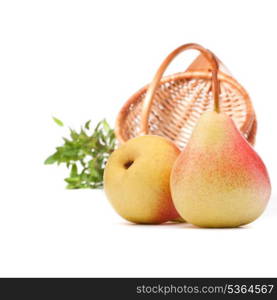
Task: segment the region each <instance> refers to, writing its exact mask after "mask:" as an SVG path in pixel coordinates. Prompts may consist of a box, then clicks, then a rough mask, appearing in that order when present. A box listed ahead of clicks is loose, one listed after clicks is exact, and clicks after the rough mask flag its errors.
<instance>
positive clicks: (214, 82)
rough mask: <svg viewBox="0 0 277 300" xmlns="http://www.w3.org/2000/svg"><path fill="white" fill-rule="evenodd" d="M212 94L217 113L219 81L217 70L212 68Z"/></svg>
mask: <svg viewBox="0 0 277 300" xmlns="http://www.w3.org/2000/svg"><path fill="white" fill-rule="evenodd" d="M212 94H213V97H214V111H215V112H217V113H219V112H220V111H219V81H218V78H217V70H212Z"/></svg>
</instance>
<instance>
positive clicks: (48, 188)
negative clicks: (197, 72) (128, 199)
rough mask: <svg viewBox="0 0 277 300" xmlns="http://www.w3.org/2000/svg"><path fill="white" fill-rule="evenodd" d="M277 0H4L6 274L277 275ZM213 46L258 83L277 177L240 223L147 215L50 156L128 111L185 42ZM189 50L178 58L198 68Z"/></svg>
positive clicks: (262, 147) (248, 81) (0, 33)
mask: <svg viewBox="0 0 277 300" xmlns="http://www.w3.org/2000/svg"><path fill="white" fill-rule="evenodd" d="M276 28H277V18H276V1H274V0H273V1H265V0H263V1H253V0H252V1H234V0H233V1H212V0H209V1H197V0H189V1H185V0H182V1H177V0H170V1H155V0H152V1H149V0H148V1H142V0H140V1H103V0H102V1H80V0H78V1H57V0H55V1H50V0H47V1H12V0H10V1H1V2H0V99H1V115H0V130H1V131H0V132H1V134H0V138H1V148H0V151H1V155H0V161H1V164H0V179H1V180H0V184H1V186H0V275H1V276H185V277H191V276H196V277H198V276H277V262H276V254H277V245H276V226H277V221H276V217H277V213H276V209H277V206H276V203H275V202H276V200H277V199H276V198H277V194H276V190H275V189H274V187H275V186H276V180H277V169H276V163H277V155H276V152H277V151H276V150H277V149H276V144H277V143H276V129H277V127H276V125H277V104H276V103H277V91H276V79H277V56H276V53H277V36H276ZM188 42H197V43H200V44H203V45H204V46H205V47H207V48H209V49H211V50H213V51H214V52H215V53H216V55H217V56H218V57H219V58H220V59H221V60H222V61H223V62H224V63H225V64H226V65H227V66H228V67H229V69H230V70H231V71H232V73H233V75H234V77H235V78H236V79H237V80H238V81H239V82H240V83H241V84H242V85H243V86H244V87H245V88H246V90H247V91H248V92H249V94H250V96H251V98H252V101H253V104H254V107H255V110H256V112H257V116H258V123H259V128H258V136H257V144H256V150H257V151H258V153H259V154H260V155H261V156H262V158H263V160H264V162H265V163H266V165H267V166H268V170H269V173H270V175H271V180H272V185H273V191H272V197H271V201H270V204H269V206H268V208H267V210H266V212H265V214H264V215H263V216H262V217H261V218H260V219H259V220H258V221H256V222H254V223H253V224H251V225H249V226H246V227H244V228H239V229H221V230H219V229H218V230H216V229H215V230H211V229H197V228H193V227H192V226H190V225H185V224H180V225H169V224H168V225H161V226H137V225H132V224H128V223H127V222H125V221H124V220H122V219H121V218H120V217H119V216H118V215H117V214H116V213H115V212H114V211H113V210H112V208H111V207H110V205H109V203H108V201H107V200H106V199H105V197H104V194H103V192H102V191H93V190H74V191H69V190H65V188H64V186H65V184H64V182H63V178H64V177H65V176H66V174H67V172H66V170H65V169H64V168H63V167H59V168H58V167H56V166H44V165H43V161H44V159H45V158H46V157H47V156H48V155H49V154H51V153H52V152H53V151H54V148H55V147H56V146H57V145H59V144H60V143H61V137H62V136H64V135H66V134H67V132H68V131H67V129H66V128H59V127H58V126H57V125H56V124H54V122H53V121H52V120H51V116H52V115H54V116H56V117H58V118H60V119H62V120H63V121H64V123H65V124H67V125H68V126H71V127H73V128H78V127H79V126H80V125H81V124H83V123H84V122H85V121H87V120H88V119H92V123H93V124H95V123H96V122H98V121H99V120H100V119H102V118H103V117H106V118H107V119H108V120H109V121H110V123H111V124H114V121H115V117H116V114H117V112H118V111H119V109H120V107H121V106H122V105H123V103H124V102H125V101H126V100H127V99H128V97H130V96H131V95H132V94H133V93H134V92H135V91H136V90H137V89H139V88H140V87H141V86H143V85H144V84H146V83H148V82H149V81H150V80H151V78H152V77H153V75H154V73H155V71H156V69H157V68H158V66H159V64H160V63H161V61H162V60H163V59H164V57H165V56H166V55H167V54H168V53H169V52H170V51H172V50H173V49H174V48H176V47H178V46H180V45H181V44H184V43H188ZM193 55H194V54H191V53H188V54H186V55H185V54H184V55H183V56H182V57H181V58H180V59H178V60H176V62H175V63H174V64H173V66H172V67H171V68H170V69H171V70H169V72H170V71H172V72H173V71H181V70H183V69H185V68H186V66H187V64H188V63H189V62H190V61H191V59H192V56H193Z"/></svg>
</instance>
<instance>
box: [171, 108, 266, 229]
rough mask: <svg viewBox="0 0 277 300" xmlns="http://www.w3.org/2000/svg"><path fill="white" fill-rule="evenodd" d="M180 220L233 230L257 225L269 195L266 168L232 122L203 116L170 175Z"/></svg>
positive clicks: (213, 114) (215, 115)
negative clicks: (242, 226) (252, 223)
mask: <svg viewBox="0 0 277 300" xmlns="http://www.w3.org/2000/svg"><path fill="white" fill-rule="evenodd" d="M171 192H172V198H173V202H174V205H175V207H176V209H177V211H178V212H179V214H180V215H181V216H182V217H183V218H184V219H185V220H186V221H187V222H189V223H191V224H194V225H196V226H200V227H237V226H241V225H245V224H248V223H250V222H252V221H254V220H255V219H257V218H258V217H259V216H260V215H261V214H262V212H263V211H264V209H265V207H266V205H267V202H268V200H269V197H270V193H271V186H270V180H269V176H268V173H267V170H266V167H265V165H264V163H263V161H262V160H261V158H260V157H259V155H258V154H257V153H256V152H255V151H254V149H253V148H252V146H251V145H250V144H249V143H248V142H247V140H246V139H245V138H244V137H243V136H242V134H241V133H240V132H239V130H238V129H237V127H236V125H235V124H234V122H233V120H232V119H231V118H230V117H229V116H228V115H226V114H224V113H220V112H218V111H210V112H205V113H204V114H203V115H202V116H201V117H200V119H199V121H198V123H197V125H196V127H195V129H194V131H193V133H192V136H191V138H190V141H189V143H188V144H187V146H186V148H185V149H184V150H183V152H182V153H181V154H180V156H179V157H178V159H177V160H176V162H175V164H174V167H173V170H172V173H171Z"/></svg>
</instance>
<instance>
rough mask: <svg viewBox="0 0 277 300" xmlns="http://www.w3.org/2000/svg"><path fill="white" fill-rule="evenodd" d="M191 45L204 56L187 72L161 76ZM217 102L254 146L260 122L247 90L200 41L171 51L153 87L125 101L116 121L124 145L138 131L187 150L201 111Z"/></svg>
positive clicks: (218, 107)
mask: <svg viewBox="0 0 277 300" xmlns="http://www.w3.org/2000/svg"><path fill="white" fill-rule="evenodd" d="M187 49H196V50H198V51H200V52H201V54H200V56H198V58H197V59H196V60H195V61H194V62H193V63H192V64H191V65H190V67H189V68H188V69H187V71H185V72H181V73H177V74H173V75H170V76H165V77H163V78H162V76H163V73H164V71H165V70H166V68H167V66H168V65H169V64H170V62H171V61H172V60H173V59H174V58H175V57H176V56H177V55H178V54H179V53H181V52H183V51H184V50H187ZM214 106H215V107H216V108H217V109H218V110H219V111H222V112H224V113H226V114H228V115H229V116H230V117H231V118H232V119H233V120H234V122H235V124H236V126H237V127H238V128H239V130H240V131H241V132H242V133H243V135H244V136H245V138H246V139H247V140H248V141H249V143H250V144H252V145H253V144H254V142H255V135H256V129H257V122H256V118H255V112H254V109H253V107H252V104H251V100H250V98H249V96H248V94H247V92H246V91H245V90H244V88H243V87H242V86H241V85H240V84H239V83H238V82H237V81H236V80H235V79H234V78H233V77H232V76H231V75H230V74H229V72H228V71H227V70H226V68H225V67H224V66H223V64H222V62H220V61H219V59H218V58H217V57H216V56H215V55H214V54H213V53H212V52H211V51H209V50H207V49H205V48H203V47H202V46H200V45H198V44H186V45H183V46H181V47H179V48H177V49H176V50H174V51H173V52H172V53H170V54H169V55H168V56H167V57H166V59H165V60H164V61H163V63H162V64H161V66H160V68H159V69H158V71H157V73H156V75H155V77H154V79H153V81H152V82H151V83H150V85H147V86H145V87H143V88H142V89H140V90H139V91H138V92H136V93H135V94H134V95H133V96H132V97H131V98H130V99H129V100H128V101H127V102H126V103H125V105H124V106H123V107H122V109H121V110H120V112H119V114H118V117H117V120H116V128H115V132H116V136H117V138H118V140H119V142H121V143H123V142H125V141H127V140H128V139H131V138H133V137H136V136H138V135H143V134H154V135H160V136H165V137H168V138H169V139H171V140H172V141H173V142H175V143H176V145H177V146H179V147H180V148H181V149H182V148H184V147H185V145H186V144H187V142H188V140H189V138H190V136H191V133H192V131H193V128H194V126H195V125H196V123H197V121H198V119H199V117H200V116H201V114H202V113H203V112H204V111H206V110H213V108H214Z"/></svg>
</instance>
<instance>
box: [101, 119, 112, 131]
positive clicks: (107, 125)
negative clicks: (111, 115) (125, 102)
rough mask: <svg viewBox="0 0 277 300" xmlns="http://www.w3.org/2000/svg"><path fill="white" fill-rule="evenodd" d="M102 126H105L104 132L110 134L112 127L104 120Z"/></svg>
mask: <svg viewBox="0 0 277 300" xmlns="http://www.w3.org/2000/svg"><path fill="white" fill-rule="evenodd" d="M102 124H103V128H104V130H105V131H106V132H109V130H110V126H109V124H108V122H107V121H106V120H105V119H104V120H103V121H102Z"/></svg>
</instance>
